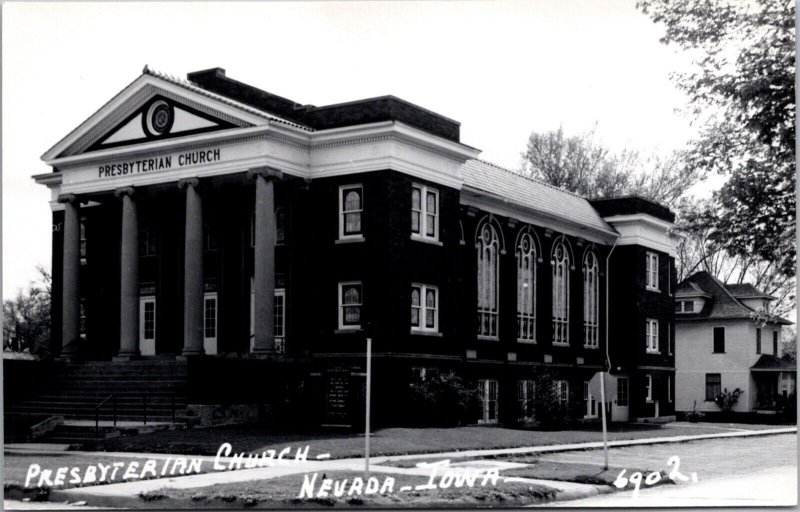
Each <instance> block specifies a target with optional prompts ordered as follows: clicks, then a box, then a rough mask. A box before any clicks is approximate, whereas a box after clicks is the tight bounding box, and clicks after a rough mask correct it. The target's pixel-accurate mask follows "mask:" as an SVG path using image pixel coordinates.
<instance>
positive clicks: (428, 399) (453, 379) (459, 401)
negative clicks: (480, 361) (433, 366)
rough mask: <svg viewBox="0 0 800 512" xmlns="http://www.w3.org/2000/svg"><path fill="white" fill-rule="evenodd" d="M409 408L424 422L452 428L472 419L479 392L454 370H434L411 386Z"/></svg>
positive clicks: (478, 408) (475, 413)
mask: <svg viewBox="0 0 800 512" xmlns="http://www.w3.org/2000/svg"><path fill="white" fill-rule="evenodd" d="M409 398H410V402H411V407H412V408H413V409H414V410H416V411H418V412H421V413H423V414H420V415H419V416H418V417H419V418H422V422H423V423H424V424H426V425H430V424H432V425H437V426H448V427H454V426H458V425H464V424H466V423H471V422H473V421H475V418H476V417H477V415H478V411H480V406H481V400H480V393H479V392H478V389H477V388H476V387H473V386H470V385H468V384H467V383H466V382H464V380H463V379H461V377H459V376H458V375H456V374H455V373H453V372H442V373H437V374H436V375H435V376H433V377H431V378H428V379H426V380H424V381H422V382H416V383H413V384H412V385H411V389H410V396H409Z"/></svg>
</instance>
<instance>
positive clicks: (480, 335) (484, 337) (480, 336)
mask: <svg viewBox="0 0 800 512" xmlns="http://www.w3.org/2000/svg"><path fill="white" fill-rule="evenodd" d="M478 339H479V340H483V341H500V338H499V337H497V336H486V335H483V334H479V335H478Z"/></svg>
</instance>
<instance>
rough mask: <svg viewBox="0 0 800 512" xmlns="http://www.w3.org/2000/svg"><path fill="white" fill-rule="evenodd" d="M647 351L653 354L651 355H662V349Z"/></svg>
mask: <svg viewBox="0 0 800 512" xmlns="http://www.w3.org/2000/svg"><path fill="white" fill-rule="evenodd" d="M647 353H648V354H651V355H654V356H660V355H661V351H660V350H648V351H647Z"/></svg>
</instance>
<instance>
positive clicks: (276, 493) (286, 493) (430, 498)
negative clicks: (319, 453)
mask: <svg viewBox="0 0 800 512" xmlns="http://www.w3.org/2000/svg"><path fill="white" fill-rule="evenodd" d="M363 476H364V474H363V473H356V472H349V471H335V472H328V473H327V474H326V478H328V479H331V480H334V481H337V482H342V481H344V480H347V482H346V483H345V485H344V486H343V487H342V489H343V490H344V492H343V493H342V496H340V497H335V496H334V495H333V490H331V491H330V495H329V496H326V497H317V494H318V491H319V489H320V486H321V484H322V475H319V476H318V477H317V480H316V482H315V486H314V497H313V498H311V499H309V498H308V497H307V495H306V496H304V497H303V498H300V497H299V495H300V491H301V488H302V486H303V482H304V478H305V477H304V475H302V474H297V475H290V476H284V477H279V478H272V479H269V480H259V481H251V482H240V483H232V484H218V485H212V486H209V487H203V488H199V489H171V488H165V489H161V490H158V491H153V492H150V493H147V494H144V495H141V496H140V498H141V499H142V500H143V501H147V502H149V503H150V504H157V505H159V506H162V505H163V507H164V508H168V507H170V506H174V507H181V506H186V505H185V504H191V506H194V507H204V508H222V507H225V508H227V507H234V508H242V507H243V506H244V507H259V508H261V507H263V508H289V507H303V506H307V507H315V508H318V507H320V506H343V505H344V506H348V505H349V506H353V505H355V506H360V505H363V506H365V507H424V508H434V507H488V506H498V505H500V504H502V505H503V506H507V507H508V506H511V507H513V506H522V505H528V504H533V503H542V502H545V501H548V500H550V499H551V498H552V497H553V496H554V495H555V490H554V489H551V488H549V487H543V486H540V485H534V484H528V483H523V482H506V483H504V482H503V481H502V479H501V480H498V481H497V483H496V485H492V483H491V482H487V484H486V486H485V487H484V486H482V485H481V484H482V478H483V477H479V478H478V479H477V480H476V481H475V484H474V486H473V487H468V486H466V485H462V486H461V487H455V486H454V485H451V486H450V487H448V488H446V489H442V488H438V487H437V488H436V489H422V490H415V489H414V487H415V486H417V485H422V484H426V483H427V482H428V478H427V477H423V476H416V475H385V474H381V473H373V476H374V477H375V478H377V480H378V482H379V485H383V484H385V479H386V478H387V477H391V478H394V480H395V482H394V485H393V489H392V491H391V492H389V491H388V489H386V492H384V493H383V494H380V493H375V494H365V493H363V492H362V493H360V494H359V493H358V492H355V493H353V494H352V495H350V496H348V492H349V490H350V486H351V484H352V482H353V479H354V478H356V477H359V478H363ZM436 481H437V482H439V481H440V480H438V479H437V480H436ZM404 486H411V489H409V490H401V488H402V487H404Z"/></svg>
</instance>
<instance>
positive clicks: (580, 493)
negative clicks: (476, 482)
mask: <svg viewBox="0 0 800 512" xmlns="http://www.w3.org/2000/svg"><path fill="white" fill-rule="evenodd" d="M796 432H797V427H784V428H776V429H770V430H759V431H747V432H738V431H734V432H724V433H719V434H701V435H696V436H675V437H660V438H649V439H637V440H625V441H613V442H609V447H619V446H634V445H649V444H663V443H682V442H687V441H697V440H705V439H721V438H736V437H753V436H766V435H778V434H790V433H796ZM602 446H603V443H602V442H589V443H575V444H562V445H550V446H536V447H522V448H505V449H487V450H466V451H459V452H439V453H425V454H415V455H396V456H381V457H373V458H370V462H371V465H370V470H371V471H373V472H375V473H383V474H415V475H422V476H427V475H429V474H430V471H431V470H430V469H429V468H398V467H392V466H383V465H382V464H384V463H386V462H391V461H400V460H413V459H419V460H422V461H424V460H430V459H436V460H444V459H459V458H461V459H463V458H467V457H491V456H497V455H519V454H535V453H554V452H565V451H573V450H592V449H598V448H602ZM26 453H31V452H30V451H27V452H26ZM73 453H84V454H87V455H95V456H104V457H108V456H112V457H114V456H118V457H136V458H153V459H163V458H166V457H173V458H175V457H180V456H175V455H165V454H144V453H136V454H131V453H109V452H73ZM197 458H199V459H202V460H203V461H204V462H203V464H206V463H213V460H214V457H212V456H204V457H197ZM228 460H230V458H220V461H223V462H225V461H228ZM483 462H484V464H483V469H487V468H486V463H490V464H494V465H496V466H500V465H502V464H504V463H503V462H502V461H483ZM459 464H460V465H463V466H466V467H469V463H468V462H466V463H456V464H455V465H453V464H451V468H452V467H456V466H457V465H459ZM363 468H364V459H363V458H349V459H333V460H314V458H313V456H312V455H311V454H310V455H309V460H308V461H305V462H295V461H293V460H284V461H280V462H278V461H276V463H275V465H274V466H271V467H263V468H253V469H240V470H234V471H212V472H210V473H203V474H198V475H189V476H179V477H169V478H159V479H152V480H141V481H131V482H121V483H116V484H107V485H98V486H92V487H81V488H74V489H64V490H60V489H54V490H52V491H51V494H50V499H51V501H65V500H69V501H70V502H74V501H86V502H87V503H89V504H90V505H96V506H113V507H125V506H136V507H141V506H142V505H143V501H142V499H141V498H140V497H139V494H141V493H148V492H154V491H157V490H160V489H164V488H176V489H195V488H198V489H199V488H203V487H208V486H211V485H216V484H224V483H241V482H248V481H253V480H267V479H271V478H277V477H281V476H287V475H293V474H298V473H313V472H326V471H360V470H362V469H363ZM515 481H523V482H529V483H535V484H538V485H543V486H546V487H551V488H553V489H555V490H556V491H558V493H557V495H556V498H555V500H556V501H564V500H571V499H577V498H585V497H590V496H594V495H597V494H601V493H608V492H613V491H614V490H615V489H614V488H612V487H610V486H602V485H589V484H578V483H573V482H564V481H553V480H534V479H515ZM161 505H162V506H163V505H164V504H163V503H162V504H161Z"/></svg>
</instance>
